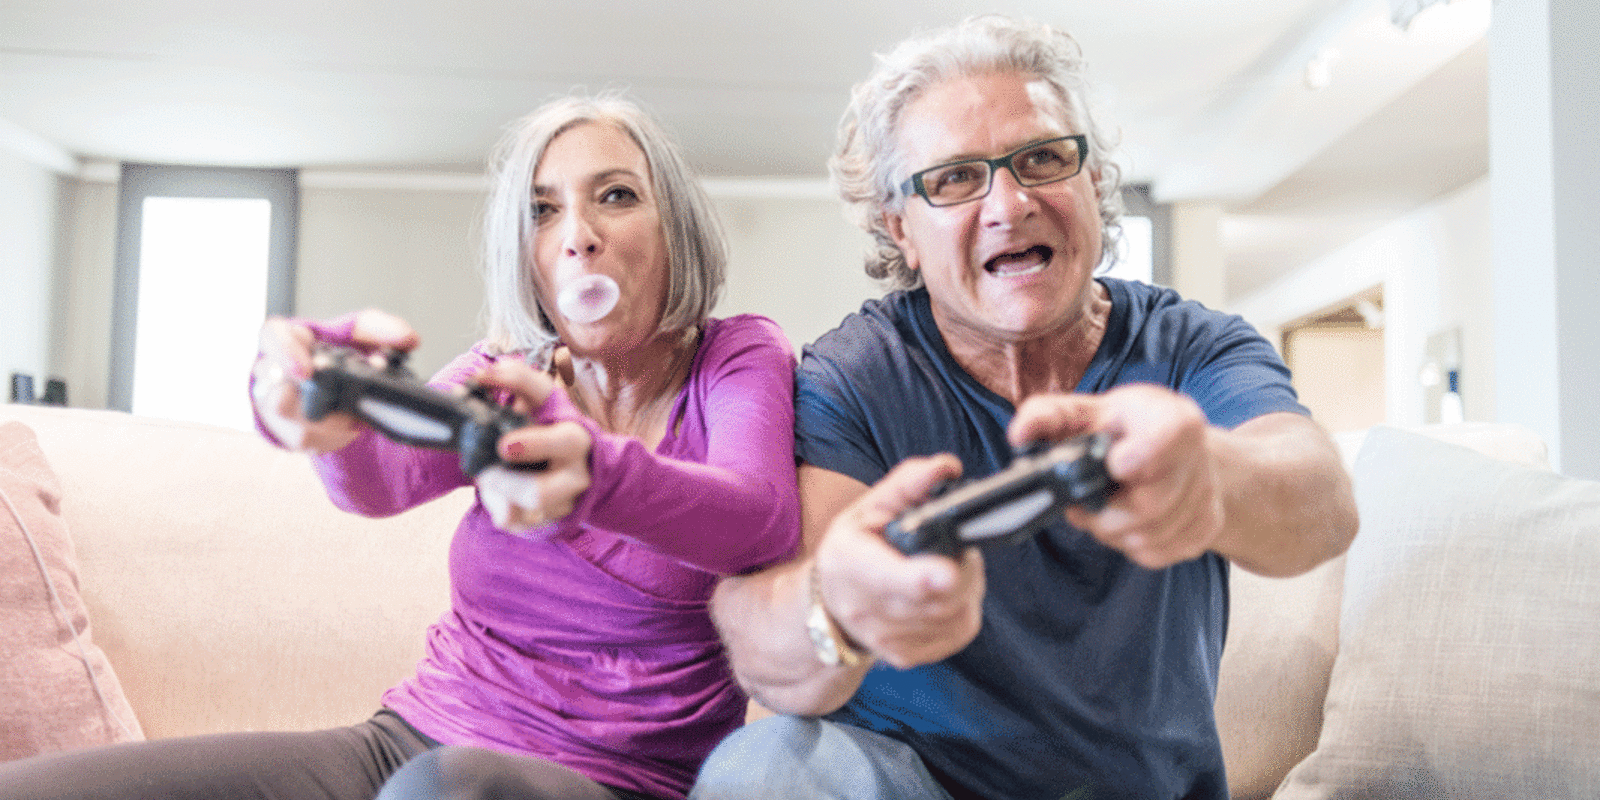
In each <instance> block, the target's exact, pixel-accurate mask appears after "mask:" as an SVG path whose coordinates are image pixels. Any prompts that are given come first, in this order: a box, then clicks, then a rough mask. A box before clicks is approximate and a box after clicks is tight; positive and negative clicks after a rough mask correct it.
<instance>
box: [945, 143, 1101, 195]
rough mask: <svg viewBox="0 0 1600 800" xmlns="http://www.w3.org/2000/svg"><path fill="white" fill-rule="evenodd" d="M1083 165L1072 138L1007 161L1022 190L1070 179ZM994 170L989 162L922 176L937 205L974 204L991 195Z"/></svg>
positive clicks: (959, 165)
mask: <svg viewBox="0 0 1600 800" xmlns="http://www.w3.org/2000/svg"><path fill="white" fill-rule="evenodd" d="M997 160H999V159H997ZM1081 162H1082V159H1081V157H1080V156H1079V154H1078V143H1077V141H1075V140H1074V139H1072V138H1066V139H1056V140H1053V141H1049V142H1040V143H1039V144H1036V145H1032V146H1029V147H1025V148H1023V149H1021V150H1018V151H1017V152H1015V153H1012V154H1011V155H1010V156H1008V157H1006V160H1005V161H1004V163H1005V164H1007V166H1009V167H1010V169H1011V174H1013V175H1015V176H1016V177H1017V182H1018V183H1021V184H1022V185H1023V186H1038V185H1039V184H1042V183H1049V182H1051V181H1058V180H1064V179H1066V178H1070V177H1072V176H1073V175H1076V174H1077V173H1078V170H1079V168H1080V167H1081V166H1082V164H1081ZM993 169H994V166H993V164H992V162H989V161H961V162H957V163H954V164H946V165H944V166H942V167H934V168H932V169H929V170H927V171H925V172H923V173H922V187H923V190H924V191H925V192H926V193H927V197H928V200H929V201H931V202H932V203H933V204H934V205H949V204H951V203H960V202H963V201H966V200H975V199H977V198H979V197H982V196H984V195H986V194H988V193H989V186H990V182H991V178H993V177H994V176H993Z"/></svg>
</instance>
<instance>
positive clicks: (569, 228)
mask: <svg viewBox="0 0 1600 800" xmlns="http://www.w3.org/2000/svg"><path fill="white" fill-rule="evenodd" d="M562 250H563V251H564V252H565V254H566V255H567V256H592V255H595V254H597V253H599V252H600V235H599V232H598V231H597V230H596V229H595V226H594V224H593V222H592V221H591V220H590V219H589V218H588V215H587V214H584V213H582V212H579V213H575V214H570V215H568V216H567V224H566V229H565V230H564V231H562Z"/></svg>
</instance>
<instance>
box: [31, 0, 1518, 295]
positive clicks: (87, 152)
mask: <svg viewBox="0 0 1600 800" xmlns="http://www.w3.org/2000/svg"><path fill="white" fill-rule="evenodd" d="M1390 1H1391V0H1277V2H1261V1H1260V0H994V2H991V3H988V4H981V3H977V2H974V1H973V0H864V1H863V0H855V1H854V2H845V1H844V0H813V2H808V3H772V2H755V3H752V2H748V0H739V1H738V2H734V1H733V0H710V1H708V2H705V1H703V2H687V3H686V2H669V0H611V2H599V3H593V2H590V3H574V2H553V1H551V0H543V1H535V0H521V2H518V1H517V0H458V2H453V3H441V2H421V1H420V0H392V1H391V2H380V0H319V1H318V2H310V1H309V0H280V1H279V2H276V3H270V4H269V3H262V4H255V3H218V2H215V0H208V1H207V2H199V0H4V5H3V6H0V144H7V143H9V144H10V145H11V147H12V149H14V150H30V151H32V152H36V153H44V154H46V155H47V157H51V156H53V157H54V158H55V161H56V163H61V161H62V160H63V159H64V160H66V161H68V162H69V163H70V162H71V160H72V159H78V160H82V161H100V160H105V161H141V162H153V163H181V164H203V165H230V166H293V167H302V168H328V169H378V170H403V171H410V172H416V171H448V172H473V171H476V170H478V169H479V168H480V167H481V165H482V163H483V159H484V156H485V153H486V152H487V150H488V148H489V147H490V145H491V144H492V143H493V142H494V141H495V139H496V138H497V136H498V133H499V131H500V129H501V127H502V126H503V125H504V124H505V123H506V122H508V121H509V120H511V119H513V118H514V117H516V116H518V115H520V114H522V113H524V112H526V111H527V110H529V109H531V108H532V107H533V106H535V105H537V104H538V103H539V102H541V101H542V100H544V99H547V98H548V97H550V96H553V95H556V94H560V93H565V92H568V91H571V90H574V89H580V90H588V91H595V90H602V89H611V88H616V89H623V90H626V91H628V92H629V93H631V94H632V95H634V96H636V97H638V98H640V99H641V100H643V101H644V102H645V104H646V105H648V106H649V107H651V108H652V109H653V110H654V111H655V112H656V113H657V114H658V115H660V116H661V117H662V118H663V119H664V120H665V122H666V124H667V126H668V127H669V129H671V130H672V131H674V133H675V134H676V135H677V136H678V138H679V139H680V140H681V141H682V143H683V145H684V148H685V150H686V151H687V152H688V154H689V155H690V157H691V160H692V161H694V162H695V163H696V165H697V166H698V167H699V168H700V169H701V170H702V172H703V173H704V174H706V175H707V176H713V177H757V176H759V177H787V178H796V179H812V180H813V185H814V182H815V180H816V179H820V178H821V177H822V176H823V175H824V174H825V166H824V164H825V160H826V158H827V153H828V149H829V147H830V146H831V144H832V143H833V138H834V125H835V123H836V121H837V120H838V117H839V114H840V112H841V111H842V109H843V107H844V104H845V102H846V99H847V97H848V93H849V89H850V86H851V85H852V84H853V83H854V82H856V81H858V80H860V79H861V78H862V77H864V76H865V74H866V72H867V71H868V69H869V67H870V65H871V59H872V54H873V53H874V52H879V51H882V50H884V49H886V48H888V47H890V46H891V45H893V44H894V43H895V42H896V41H898V40H899V39H901V38H903V37H904V36H905V35H907V34H908V33H910V32H912V31H913V30H916V29H918V28H924V27H930V26H934V25H940V24H944V23H947V22H951V21H954V20H957V19H959V18H961V17H963V16H966V15H969V14H972V13H977V12H982V11H999V12H1004V13H1009V14H1013V15H1017V16H1025V17H1031V18H1037V19H1043V20H1046V21H1049V22H1052V23H1055V24H1058V25H1060V26H1062V27H1064V28H1066V29H1067V30H1069V31H1071V32H1072V33H1073V34H1074V36H1076V37H1077V38H1078V39H1079V41H1080V42H1081V43H1082V45H1083V48H1084V51H1085V54H1086V55H1087V57H1088V59H1089V62H1090V64H1091V66H1092V69H1093V74H1094V77H1095V79H1096V80H1097V82H1098V84H1099V86H1100V90H1101V98H1100V99H1101V101H1102V106H1103V108H1104V110H1105V111H1106V112H1107V113H1108V114H1109V117H1110V119H1111V120H1113V121H1114V122H1116V123H1117V124H1118V125H1119V126H1120V128H1121V130H1122V134H1123V145H1124V148H1125V150H1126V151H1127V154H1128V163H1129V167H1130V173H1131V175H1132V176H1133V177H1134V178H1135V179H1136V180H1139V181H1141V182H1148V183H1150V184H1151V186H1152V191H1153V193H1154V194H1155V196H1156V198H1157V199H1159V200H1169V201H1188V200H1209V201H1216V202H1219V203H1221V204H1223V206H1224V208H1225V209H1226V210H1227V211H1228V215H1229V216H1228V223H1229V224H1228V225H1227V226H1225V230H1226V231H1227V235H1226V238H1225V241H1224V247H1225V252H1226V258H1227V260H1228V264H1229V288H1230V294H1233V295H1240V294H1243V293H1245V292H1247V291H1249V290H1250V289H1251V288H1254V287H1256V286H1259V285H1261V284H1262V283H1264V282H1265V281H1267V280H1270V279H1271V278H1272V277H1273V276H1274V275H1276V274H1278V273H1279V272H1281V271H1282V270H1283V269H1284V268H1285V267H1286V266H1293V265H1296V264H1299V263H1304V261H1305V260H1307V259H1308V258H1311V257H1315V256H1316V255H1320V254H1321V253H1324V252H1327V251H1328V250H1329V249H1331V248H1333V247H1335V246H1337V245H1338V244H1340V243H1342V242H1343V241H1347V240H1348V239H1349V238H1350V237H1351V236H1352V235H1355V234H1358V233H1360V232H1362V231H1364V230H1366V229H1368V228H1370V227H1372V226H1373V225H1375V224H1376V223H1377V221H1378V220H1381V219H1383V218H1385V217H1386V216H1392V215H1393V214H1394V213H1396V212H1397V211H1404V210H1407V209H1409V208H1414V207H1416V206H1417V205H1419V204H1421V203H1423V202H1426V201H1427V200H1430V199H1433V198H1435V197H1438V196H1439V195H1440V194H1442V193H1445V192H1448V191H1450V190H1452V189H1454V188H1457V187H1459V186H1461V185H1464V184H1465V183H1467V182H1470V181H1471V180H1473V179H1475V178H1477V177H1479V176H1481V175H1483V174H1484V173H1485V172H1486V171H1487V111H1486V100H1485V97H1486V91H1487V55H1486V48H1485V46H1484V39H1485V31H1486V30H1487V26H1488V17H1489V4H1490V0H1454V2H1449V3H1448V5H1444V4H1441V5H1437V6H1434V7H1432V8H1429V9H1427V10H1426V11H1424V12H1423V13H1421V14H1420V15H1418V16H1417V17H1416V18H1415V19H1414V20H1412V21H1411V24H1410V25H1409V27H1408V28H1407V29H1405V30H1402V29H1401V28H1400V27H1399V26H1397V25H1395V24H1394V23H1393V22H1392V21H1391V19H1390V16H1391V14H1390V11H1391V9H1390ZM1393 1H1394V2H1406V1H1407V0H1393ZM1409 2H1412V3H1415V2H1416V0H1409ZM1324 48H1332V51H1327V52H1333V53H1335V55H1334V56H1333V57H1332V58H1331V59H1329V63H1330V64H1331V70H1330V81H1329V83H1328V85H1327V86H1326V87H1325V88H1322V89H1318V90H1313V89H1310V88H1308V87H1307V83H1306V65H1307V63H1308V61H1310V60H1312V59H1313V58H1314V57H1315V56H1316V55H1317V54H1318V53H1319V52H1324Z"/></svg>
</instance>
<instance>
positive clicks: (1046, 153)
mask: <svg viewBox="0 0 1600 800" xmlns="http://www.w3.org/2000/svg"><path fill="white" fill-rule="evenodd" d="M1063 163H1065V160H1064V159H1062V158H1061V156H1060V155H1058V154H1057V153H1056V151H1054V150H1051V149H1050V148H1048V147H1041V148H1039V149H1038V150H1032V151H1029V152H1027V153H1024V154H1023V155H1022V165H1023V166H1024V167H1055V166H1060V165H1061V164H1063Z"/></svg>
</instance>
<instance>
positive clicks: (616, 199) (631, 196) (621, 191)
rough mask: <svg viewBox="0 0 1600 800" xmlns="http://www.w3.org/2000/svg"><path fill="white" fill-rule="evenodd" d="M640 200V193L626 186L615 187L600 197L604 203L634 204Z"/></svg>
mask: <svg viewBox="0 0 1600 800" xmlns="http://www.w3.org/2000/svg"><path fill="white" fill-rule="evenodd" d="M638 199H639V193H638V192H635V191H634V190H632V189H630V188H628V187H626V186H613V187H611V188H610V189H607V190H605V191H604V192H603V193H601V195H600V202H602V203H632V202H636V201H637V200H638Z"/></svg>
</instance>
